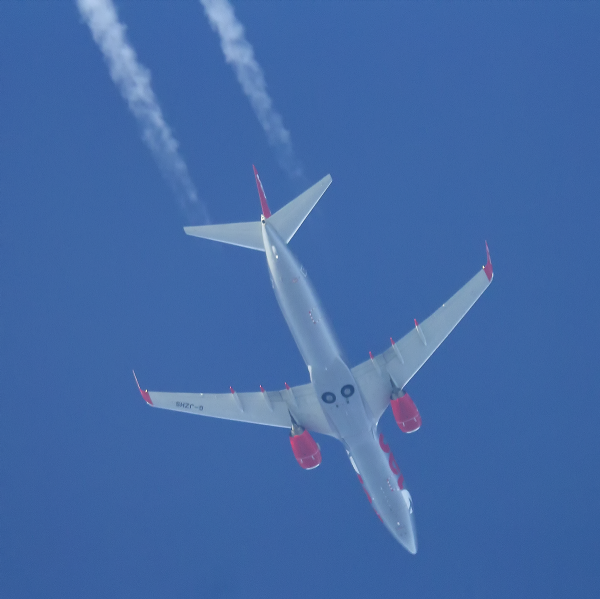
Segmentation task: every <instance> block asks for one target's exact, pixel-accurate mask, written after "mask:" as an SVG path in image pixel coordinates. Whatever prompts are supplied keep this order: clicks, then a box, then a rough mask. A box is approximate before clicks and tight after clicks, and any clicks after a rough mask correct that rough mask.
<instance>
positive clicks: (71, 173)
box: [0, 0, 600, 598]
mask: <svg viewBox="0 0 600 599" xmlns="http://www.w3.org/2000/svg"><path fill="white" fill-rule="evenodd" d="M117 8H118V11H119V17H120V18H121V20H122V22H123V23H125V24H126V25H127V28H128V29H127V36H128V39H129V41H130V42H131V44H132V46H133V47H134V48H135V50H136V52H137V54H138V58H139V60H140V62H141V63H143V64H144V65H145V66H146V67H147V68H148V69H149V70H150V71H151V73H152V87H153V90H154V93H155V94H156V97H157V99H158V101H159V102H160V106H161V107H162V110H163V114H164V117H165V120H166V122H167V123H168V125H169V127H170V128H171V130H172V131H173V134H174V136H175V138H176V139H177V140H178V142H179V152H180V155H181V156H182V157H183V159H184V160H185V162H186V164H187V168H188V170H189V176H190V178H191V180H192V181H193V183H194V185H195V187H196V189H197V191H198V196H199V197H200V199H201V201H202V202H204V204H205V205H206V208H207V210H208V213H209V215H210V218H211V220H212V221H213V222H231V221H237V220H254V219H256V218H258V215H259V209H260V206H259V202H258V197H257V194H256V187H255V185H254V181H253V175H252V168H251V167H252V164H255V165H256V166H257V168H258V170H259V172H260V174H261V179H262V181H263V184H264V187H265V191H266V193H267V197H268V198H269V202H270V205H271V208H272V209H277V208H279V207H281V206H282V205H283V204H285V203H286V202H288V201H289V200H291V199H292V198H293V197H295V195H297V194H298V193H299V192H301V191H303V189H304V188H305V187H307V186H308V185H310V184H312V183H313V182H315V181H317V180H318V179H320V178H321V177H322V176H324V175H325V174H327V173H331V175H332V177H333V184H332V186H331V187H330V189H329V190H328V191H327V193H326V194H325V196H324V197H323V199H322V200H321V202H320V203H319V205H318V206H317V208H316V209H315V211H314V212H313V213H312V214H311V216H310V218H309V219H308V220H307V221H306V222H305V224H304V225H303V226H302V229H301V230H300V231H299V233H298V234H297V235H296V237H295V238H294V240H293V241H292V243H291V247H292V249H293V251H294V252H295V253H296V254H297V255H298V256H299V257H300V259H301V260H302V262H303V263H304V264H305V266H306V268H307V270H308V273H309V276H310V277H311V278H312V280H313V283H314V284H315V287H316V288H317V290H318V292H319V294H320V296H321V299H322V301H323V304H324V306H325V307H326V309H327V310H328V312H329V315H330V317H331V320H332V322H333V325H334V327H335V329H336V332H337V334H338V336H339V338H340V341H341V343H342V345H343V346H344V348H345V350H346V353H347V356H348V359H349V361H350V362H351V363H352V364H354V363H357V362H360V361H362V360H364V359H365V358H366V356H367V355H368V353H367V352H368V351H369V350H372V351H373V352H379V351H382V350H383V349H384V348H386V347H387V343H388V339H389V337H390V336H394V337H399V336H401V335H403V334H404V333H405V332H407V331H408V330H410V327H411V326H412V319H413V318H417V319H419V320H421V319H423V318H425V317H427V316H428V315H429V314H430V313H431V312H432V311H433V310H435V309H436V308H437V307H438V306H439V305H440V304H441V303H442V302H443V301H445V300H446V299H447V298H448V297H449V296H450V295H451V294H452V293H454V292H455V291H456V290H457V289H458V288H459V287H460V286H461V285H463V284H464V283H465V282H466V281H467V280H468V279H469V278H470V277H471V276H472V275H473V274H475V273H476V272H477V269H479V268H481V265H482V264H483V263H484V261H485V251H484V240H485V239H487V240H488V243H489V245H490V250H491V253H492V260H493V263H494V271H495V279H494V284H493V285H492V286H491V287H490V288H489V290H488V291H487V292H486V293H485V295H484V296H483V297H482V299H481V300H480V301H479V302H478V304H477V305H476V306H475V308H474V309H473V310H472V312H471V313H469V315H468V316H467V318H466V319H465V320H464V321H463V322H462V323H461V325H460V326H459V327H458V328H457V329H456V330H455V331H454V332H453V334H452V335H451V337H450V338H449V339H448V340H447V341H446V342H445V344H444V345H443V346H442V348H441V349H440V350H439V351H438V352H437V353H436V354H435V356H434V357H433V358H432V359H431V360H430V362H428V364H427V365H426V366H425V367H424V368H423V369H422V370H421V372H420V373H419V374H418V376H416V377H415V378H414V379H413V380H412V381H411V383H410V384H409V387H408V390H409V392H410V394H411V396H412V397H413V398H414V400H415V402H416V403H417V405H418V407H419V409H420V411H421V414H422V417H423V427H422V428H421V430H420V431H419V432H418V434H416V435H410V436H407V435H403V434H402V433H401V432H400V431H399V430H398V429H397V428H396V427H395V424H394V422H393V418H392V416H391V414H390V413H389V411H388V413H386V414H385V415H384V417H383V418H382V421H381V423H380V426H381V428H382V430H383V431H384V433H385V434H386V437H387V438H388V440H389V442H390V444H391V446H392V448H393V450H394V454H395V455H396V457H397V459H398V462H399V463H400V465H401V468H402V470H403V473H404V475H405V478H406V482H407V486H408V488H409V489H410V491H411V493H412V496H413V499H414V502H415V513H416V518H417V526H418V536H419V553H418V554H417V555H416V556H414V557H413V556H411V555H409V554H408V553H407V552H406V551H405V550H403V549H402V547H400V546H399V545H398V544H397V543H396V542H395V541H394V540H393V538H392V537H391V536H390V535H389V534H388V532H387V531H386V530H385V529H384V527H383V526H382V525H381V524H380V523H379V521H378V520H377V518H376V517H375V516H374V514H373V512H372V510H371V508H370V506H369V504H368V502H367V501H366V500H365V497H364V493H363V492H362V491H361V489H360V485H359V484H358V482H357V481H356V477H355V475H354V473H353V471H352V468H351V465H350V464H349V463H348V460H347V458H346V455H345V452H344V451H343V448H342V446H341V445H340V444H339V443H337V442H335V441H334V440H332V439H328V438H323V437H320V438H318V441H319V443H320V444H321V448H322V453H323V464H322V465H321V466H320V467H319V468H318V469H317V470H315V471H312V472H304V471H302V470H301V469H300V468H299V467H298V466H297V464H296V462H295V460H294V458H293V455H292V453H291V450H290V447H289V442H288V439H287V432H286V431H285V430H283V429H271V428H267V427H264V428H262V427H257V426H252V425H243V424H238V423H231V422H225V421H217V420H212V419H201V418H192V417H190V416H187V415H182V414H175V413H169V412H166V411H160V410H152V409H150V408H148V407H147V406H146V405H145V404H144V402H143V401H142V399H141V398H140V396H139V394H138V392H137V389H136V388H135V383H134V381H133V377H132V375H131V369H132V368H135V369H136V372H137V374H138V377H139V378H140V381H141V383H142V384H143V385H144V386H145V387H148V388H150V389H156V390H173V391H215V392H220V391H226V390H227V389H228V387H229V385H233V386H234V387H235V389H236V390H240V391H242V390H255V389H258V385H259V384H262V385H264V386H265V387H266V388H280V387H281V386H282V384H283V382H284V381H287V382H289V383H290V384H302V383H305V382H307V380H308V379H307V372H306V368H305V366H304V364H303V362H302V360H301V358H300V355H299V353H298V351H297V349H296V348H295V346H294V343H293V341H292V338H291V335H290V333H289V331H288V330H287V327H286V325H285V322H284V320H283V318H282V316H281V314H280V313H279V311H278V308H277V304H276V301H275V298H274V296H273V293H272V290H271V286H270V284H269V280H268V274H267V269H266V265H265V263H264V256H263V255H261V254H259V253H258V252H251V251H246V250H242V249H239V248H235V247H228V246H223V245H220V244H211V243H210V242H205V241H203V240H198V239H193V238H189V237H187V236H185V235H184V234H183V231H182V227H183V226H184V225H186V224H190V217H189V215H188V216H186V215H185V214H184V213H183V212H182V211H181V209H180V207H179V204H178V200H177V197H176V196H175V194H174V193H173V190H172V188H171V187H170V186H169V184H168V183H167V182H166V181H165V179H164V178H163V177H162V176H161V171H160V169H159V168H158V166H157V163H156V161H155V160H154V159H153V156H152V154H151V152H150V151H149V150H148V148H147V147H146V145H144V143H143V141H142V139H141V133H140V128H139V126H138V123H137V122H136V120H135V118H134V117H133V116H132V114H131V112H130V111H129V109H128V107H127V105H126V103H125V102H124V100H123V98H122V97H121V95H120V93H119V91H118V89H117V87H116V86H115V84H114V83H113V82H112V80H111V78H110V76H109V72H108V69H107V66H106V63H105V62H104V60H103V58H102V54H101V52H100V50H99V49H98V46H97V45H96V44H95V43H94V41H93V39H92V36H91V34H90V30H89V28H88V27H87V25H86V24H85V23H84V22H83V21H82V19H81V17H80V15H79V13H78V11H77V8H76V6H75V4H74V3H71V2H68V1H64V2H33V1H32V2H10V1H7V2H2V3H1V4H0V56H2V59H1V60H0V80H1V81H2V94H1V98H0V102H1V106H2V118H1V119H0V127H1V130H0V191H1V195H2V202H1V204H0V210H1V212H0V235H1V246H0V247H1V249H0V252H1V254H0V256H1V261H2V276H1V287H0V292H1V296H0V300H1V304H2V311H1V338H2V343H1V344H0V352H1V356H0V357H1V360H2V368H1V370H0V372H1V389H2V393H1V396H2V397H1V400H0V452H1V453H0V455H1V456H2V461H1V472H0V480H1V481H2V484H1V496H0V502H1V503H0V505H1V508H0V526H1V531H0V558H1V562H0V563H1V566H0V590H1V591H2V593H1V594H2V596H3V597H7V598H13V597H15V598H16V597H19V598H20V597H52V596H56V597H58V596H60V597H106V596H114V597H149V596H151V597H198V596H201V597H211V598H212V597H215V598H216V597H222V598H226V597H227V598H229V597H244V598H247V597H281V596H284V595H285V596H286V597H289V598H291V597H314V598H317V597H319V598H320V597H332V596H339V597H365V596H390V597H391V596H403V597H506V596H507V595H510V596H513V597H542V596H543V597H565V596H577V597H594V596H597V594H598V587H599V583H600V574H599V569H598V557H599V554H600V551H599V550H600V541H599V538H600V517H599V516H598V508H597V506H598V496H599V495H600V482H599V481H600V478H599V476H598V469H599V456H600V444H599V443H598V427H599V425H600V407H599V406H600V402H599V401H598V400H599V399H600V398H599V393H598V389H599V388H600V386H599V383H600V381H599V376H598V370H599V369H598V365H597V362H598V337H599V333H600V330H599V329H600V327H599V324H600V323H599V316H598V310H597V297H598V292H599V289H598V287H599V285H598V263H599V258H600V256H599V251H598V243H597V230H598V222H599V218H598V217H599V210H598V192H599V190H600V168H599V159H600V116H599V114H600V113H599V109H598V107H599V106H600V80H599V78H598V72H599V67H600V52H598V30H599V26H600V6H599V5H598V4H597V3H591V2H547V3H539V2H498V3H491V2H489V3H488V2H481V3H466V2H465V3H462V2H453V3H442V2H432V3H416V2H406V3H405V2H394V3H383V2H382V3H378V2H351V3H340V2H299V3H292V2H243V3H236V4H235V9H236V14H237V16H238V18H239V20H240V21H241V22H242V23H243V25H244V27H245V28H246V34H247V38H248V41H249V42H250V43H251V44H252V45H253V47H254V52H255V55H256V58H257V60H258V63H259V64H260V65H261V67H262V69H263V70H264V73H265V77H266V81H267V84H268V90H269V93H270V95H271V97H272V99H273V102H274V107H275V109H276V110H277V111H278V112H279V113H280V114H281V116H282V118H283V122H284V125H285V127H286V128H287V129H288V130H289V131H290V134H291V143H292V146H293V149H294V152H295V156H296V157H297V160H298V161H299V163H300V164H301V165H302V172H303V175H302V176H301V177H294V176H290V175H289V173H288V172H286V170H285V169H282V168H281V166H280V163H279V161H278V157H277V153H276V152H275V151H274V150H273V148H272V147H271V146H270V145H269V143H268V142H267V139H266V136H265V134H264V131H263V130H262V128H261V126H260V124H259V122H258V120H257V119H256V116H255V114H254V112H253V110H252V108H251V106H250V104H249V102H248V100H247V98H246V97H245V96H244V94H243V93H242V91H241V89H240V86H239V84H238V81H237V80H236V77H235V74H234V72H233V71H232V69H231V68H230V67H229V66H228V65H227V64H226V63H225V60H224V58H223V53H222V51H221V48H220V46H219V38H218V37H217V35H216V33H215V32H214V31H213V30H212V29H211V27H210V25H209V23H208V21H207V19H206V17H205V15H204V13H203V11H202V9H201V7H200V5H199V3H198V2H195V1H192V0H190V1H185V0H181V1H179V2H159V1H157V2H131V1H129V2H118V3H117Z"/></svg>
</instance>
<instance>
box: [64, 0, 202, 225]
mask: <svg viewBox="0 0 600 599" xmlns="http://www.w3.org/2000/svg"><path fill="white" fill-rule="evenodd" d="M76 2H77V7H78V9H79V12H80V14H81V16H82V17H83V19H84V20H85V22H86V23H87V25H88V26H89V28H90V29H91V32H92V36H93V37H94V40H95V42H96V43H97V44H98V46H99V47H100V49H101V50H102V54H104V58H105V60H106V62H107V64H108V69H109V71H110V76H111V77H112V80H113V81H114V82H115V84H116V85H117V87H118V88H119V90H120V91H121V94H122V95H123V97H124V98H125V100H127V104H128V105H129V108H130V110H131V112H133V114H134V115H135V117H136V119H137V120H138V122H139V124H140V126H141V129H142V136H143V139H144V141H145V142H146V144H147V145H148V147H149V148H150V150H151V152H152V154H153V155H154V158H155V159H156V162H157V163H158V165H159V167H160V169H161V171H162V173H163V175H164V177H165V178H166V179H167V181H168V182H169V183H170V184H171V186H172V187H173V189H174V191H175V194H176V196H177V198H178V200H179V203H180V206H181V208H182V209H183V211H184V212H185V213H186V215H187V216H188V217H189V218H190V219H194V220H198V219H199V218H200V219H203V220H205V221H206V220H208V219H207V212H206V207H205V206H204V204H203V203H202V202H200V201H199V200H198V195H197V193H196V189H195V187H194V184H193V183H192V180H191V178H190V175H189V172H188V168H187V165H186V163H185V161H184V160H183V158H182V157H181V156H180V154H179V151H178V143H177V141H176V139H175V138H174V137H173V133H172V132H171V129H170V127H169V126H168V125H167V123H166V122H165V119H164V116H163V113H162V110H161V108H160V105H159V103H158V100H157V99H156V96H155V95H154V92H153V91H152V86H151V84H150V71H149V70H148V69H147V68H146V67H145V66H144V65H142V64H141V63H140V62H139V61H138V59H137V56H136V53H135V50H134V49H133V47H132V46H131V44H130V43H129V41H128V40H127V36H126V27H125V25H123V23H121V22H120V21H119V17H118V15H117V10H116V8H115V5H114V4H113V2H112V0H76Z"/></svg>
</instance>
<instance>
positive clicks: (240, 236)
mask: <svg viewBox="0 0 600 599" xmlns="http://www.w3.org/2000/svg"><path fill="white" fill-rule="evenodd" d="M252 168H253V169H254V177H255V179H256V187H257V189H258V197H259V199H260V205H261V208H262V212H263V218H265V219H269V222H270V223H271V224H272V225H273V226H274V227H275V229H276V230H277V232H278V233H279V235H280V236H281V237H282V239H283V240H284V241H285V242H286V243H289V241H290V239H291V238H292V237H293V236H294V235H295V233H296V231H297V230H298V229H299V228H300V225H301V224H302V223H303V222H304V221H305V219H306V217H307V216H308V215H309V214H310V212H311V210H312V209H313V208H314V207H315V205H316V203H317V202H318V201H319V200H320V199H321V196H322V195H323V194H324V193H325V190H326V189H327V188H328V187H329V186H330V185H331V175H327V176H326V177H323V178H322V179H321V180H320V181H319V182H318V183H315V184H314V185H313V186H312V187H310V188H309V189H307V190H306V191H305V192H304V193H302V194H300V195H299V196H298V197H297V198H296V199H294V200H292V201H291V202H290V203H289V204H286V205H285V206H284V207H283V208H281V209H280V210H278V211H277V212H275V213H274V214H271V210H270V209H269V205H268V204H267V196H266V195H265V192H264V189H263V186H262V183H261V181H260V178H259V176H258V173H257V172H256V168H254V165H253V166H252ZM183 230H184V231H185V232H186V234H187V235H193V236H194V237H203V238H204V239H212V240H213V241H221V242H223V243H230V244H232V245H239V246H241V247H245V248H249V249H252V250H260V251H263V252H264V251H265V248H264V244H263V238H262V230H261V222H260V221H255V222H250V223H231V224H227V225H203V226H200V227H184V228H183Z"/></svg>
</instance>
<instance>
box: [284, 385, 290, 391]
mask: <svg viewBox="0 0 600 599" xmlns="http://www.w3.org/2000/svg"><path fill="white" fill-rule="evenodd" d="M284 385H285V388H286V389H287V390H288V391H289V390H290V386H289V385H288V384H287V383H284Z"/></svg>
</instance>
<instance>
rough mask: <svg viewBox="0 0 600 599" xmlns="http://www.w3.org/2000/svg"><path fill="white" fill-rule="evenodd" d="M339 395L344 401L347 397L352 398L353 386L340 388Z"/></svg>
mask: <svg viewBox="0 0 600 599" xmlns="http://www.w3.org/2000/svg"><path fill="white" fill-rule="evenodd" d="M341 393H342V395H343V396H344V397H345V398H346V399H347V398H348V397H352V396H353V395H354V386H353V385H344V386H343V387H342V391H341Z"/></svg>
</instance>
